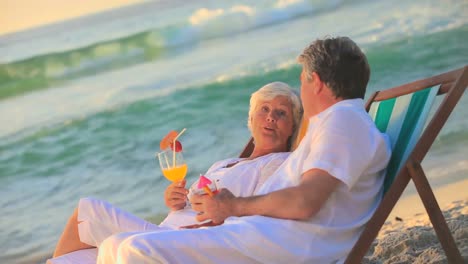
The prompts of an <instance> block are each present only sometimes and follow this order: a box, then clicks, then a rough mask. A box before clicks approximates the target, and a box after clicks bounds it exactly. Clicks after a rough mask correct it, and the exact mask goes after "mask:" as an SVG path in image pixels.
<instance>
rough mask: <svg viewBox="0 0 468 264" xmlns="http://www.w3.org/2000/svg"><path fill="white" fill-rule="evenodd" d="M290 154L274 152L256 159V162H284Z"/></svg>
mask: <svg viewBox="0 0 468 264" xmlns="http://www.w3.org/2000/svg"><path fill="white" fill-rule="evenodd" d="M289 154H291V152H274V153H270V154H267V155H264V156H261V157H258V158H257V159H258V161H261V162H264V163H269V162H272V161H284V160H286V159H287V158H288V157H289Z"/></svg>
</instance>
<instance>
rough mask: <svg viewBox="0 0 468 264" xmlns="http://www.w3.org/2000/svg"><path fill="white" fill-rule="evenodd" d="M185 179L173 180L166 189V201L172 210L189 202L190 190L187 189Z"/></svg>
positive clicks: (180, 207)
mask: <svg viewBox="0 0 468 264" xmlns="http://www.w3.org/2000/svg"><path fill="white" fill-rule="evenodd" d="M185 183H186V181H185V180H182V181H179V182H173V183H171V184H170V185H169V186H167V188H166V190H165V191H164V202H165V204H166V206H167V207H169V209H171V210H172V211H175V210H180V209H182V208H184V207H185V205H186V203H187V194H188V190H187V189H185Z"/></svg>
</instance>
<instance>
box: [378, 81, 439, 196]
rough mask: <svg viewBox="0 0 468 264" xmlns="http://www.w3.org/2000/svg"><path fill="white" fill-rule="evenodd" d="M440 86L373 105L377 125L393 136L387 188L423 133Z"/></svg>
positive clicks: (386, 177) (385, 188)
mask: <svg viewBox="0 0 468 264" xmlns="http://www.w3.org/2000/svg"><path fill="white" fill-rule="evenodd" d="M437 90H438V87H432V88H427V89H424V90H421V91H418V92H415V93H412V94H407V95H403V96H399V97H396V98H391V99H388V100H385V101H380V102H375V103H373V104H372V105H371V108H370V110H369V114H370V116H371V117H372V119H373V120H374V122H375V124H376V126H377V128H378V129H379V130H380V131H381V132H384V133H386V134H387V135H388V136H389V137H390V141H391V145H392V157H391V159H390V162H389V164H388V167H387V172H386V176H385V183H384V191H385V192H386V191H387V190H388V188H389V187H390V185H391V184H392V182H393V180H394V178H395V175H396V173H397V172H398V171H399V170H400V168H401V166H403V164H404V163H405V162H406V160H407V159H408V156H409V155H410V153H411V152H412V151H413V148H414V146H415V145H416V142H417V141H418V140H419V138H420V137H421V133H422V131H423V128H424V126H425V125H426V121H427V118H428V116H429V111H430V109H431V107H432V105H433V103H434V100H435V97H436V96H437Z"/></svg>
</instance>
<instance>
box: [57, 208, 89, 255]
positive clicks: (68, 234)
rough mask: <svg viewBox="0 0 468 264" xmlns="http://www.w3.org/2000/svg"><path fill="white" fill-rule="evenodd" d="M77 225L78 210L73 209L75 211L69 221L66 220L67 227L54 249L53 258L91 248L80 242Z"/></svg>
mask: <svg viewBox="0 0 468 264" xmlns="http://www.w3.org/2000/svg"><path fill="white" fill-rule="evenodd" d="M78 224H79V222H78V208H75V211H74V212H73V214H72V215H71V216H70V219H68V222H67V225H66V226H65V229H64V230H63V233H62V235H61V236H60V239H59V241H58V243H57V246H56V247H55V251H54V255H53V257H54V258H55V257H58V256H61V255H64V254H66V253H69V252H72V251H76V250H80V249H86V248H93V246H90V245H88V244H85V243H83V242H81V241H80V236H79V234H78Z"/></svg>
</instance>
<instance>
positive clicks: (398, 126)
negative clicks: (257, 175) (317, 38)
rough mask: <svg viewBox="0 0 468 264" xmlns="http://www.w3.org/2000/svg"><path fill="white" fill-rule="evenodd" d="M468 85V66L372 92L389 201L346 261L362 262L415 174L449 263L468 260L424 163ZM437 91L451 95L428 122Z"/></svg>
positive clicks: (372, 110)
mask: <svg viewBox="0 0 468 264" xmlns="http://www.w3.org/2000/svg"><path fill="white" fill-rule="evenodd" d="M467 85H468V67H467V66H465V67H464V68H461V69H458V70H454V71H450V72H447V73H444V74H440V75H437V76H433V77H430V78H427V79H422V80H419V81H415V82H412V83H408V84H404V85H401V86H398V87H394V88H391V89H388V90H383V91H377V92H375V93H374V94H373V95H372V96H371V97H370V99H369V100H368V102H367V104H366V110H367V111H368V112H369V114H370V115H371V117H372V118H373V120H374V121H375V123H376V126H377V128H378V129H379V130H380V131H382V132H385V133H387V134H388V135H389V137H390V139H391V143H392V157H391V159H390V162H389V165H388V167H387V170H386V175H385V181H384V197H383V200H382V202H381V204H380V205H379V207H378V208H377V210H376V212H375V213H374V215H373V216H372V218H371V219H370V220H369V222H368V223H367V224H366V227H365V229H364V231H363V233H362V234H361V236H360V237H359V239H358V241H357V242H356V244H355V245H354V247H353V249H352V250H351V252H350V254H349V255H348V257H347V259H346V261H345V263H347V264H354V263H361V261H362V259H363V257H364V255H365V254H366V253H367V251H368V250H369V247H370V245H371V244H372V242H373V241H374V239H375V238H376V237H377V234H378V232H379V230H380V229H381V227H382V225H383V224H384V222H385V220H386V219H387V217H388V215H389V214H390V212H391V210H392V209H393V207H394V206H395V204H396V202H397V201H398V199H399V198H400V196H401V194H402V193H403V191H404V190H405V188H406V186H407V185H408V183H409V180H410V178H411V179H413V181H414V183H415V185H416V189H417V191H418V193H419V196H420V197H421V199H422V201H423V203H424V206H425V208H426V211H427V213H428V214H429V217H430V220H431V222H432V225H433V226H434V229H435V230H436V234H437V236H438V238H439V240H440V242H441V244H442V247H443V249H444V251H445V253H446V255H447V259H448V261H449V263H462V262H463V260H462V258H461V254H460V252H459V250H458V248H457V247H456V245H455V241H454V239H453V237H452V235H451V234H450V231H449V229H448V226H447V223H446V222H445V218H444V217H443V215H442V212H441V210H440V207H439V205H438V203H437V201H436V199H435V196H434V193H433V191H432V188H431V186H430V184H429V182H428V180H427V178H426V176H425V174H424V171H423V169H422V167H421V162H422V160H423V159H424V157H425V155H426V153H427V152H428V150H429V148H430V147H431V145H432V143H433V142H434V140H435V138H436V137H437V135H438V133H439V132H440V130H441V129H442V127H443V126H444V124H445V122H446V121H447V119H448V117H449V115H450V113H451V112H452V110H453V108H454V107H455V105H456V104H457V103H458V101H459V99H460V98H461V96H462V95H463V93H464V91H465V90H466V87H467ZM436 96H445V98H444V99H443V101H442V103H441V104H440V105H439V107H438V109H437V111H436V112H435V114H434V115H433V116H432V118H431V119H430V121H429V122H427V120H428V117H429V114H430V109H431V106H432V105H433V103H434V100H435V98H436ZM306 129H307V121H306V120H303V121H302V124H301V127H300V128H299V132H298V136H297V139H296V141H295V142H294V143H293V149H294V148H295V147H297V145H298V144H299V142H300V140H301V139H302V137H303V136H304V135H305V131H306ZM252 150H253V142H252V139H251V140H250V141H249V142H248V143H247V145H246V146H245V148H244V150H243V151H242V153H241V155H240V157H248V156H249V154H250V153H251V152H252Z"/></svg>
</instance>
